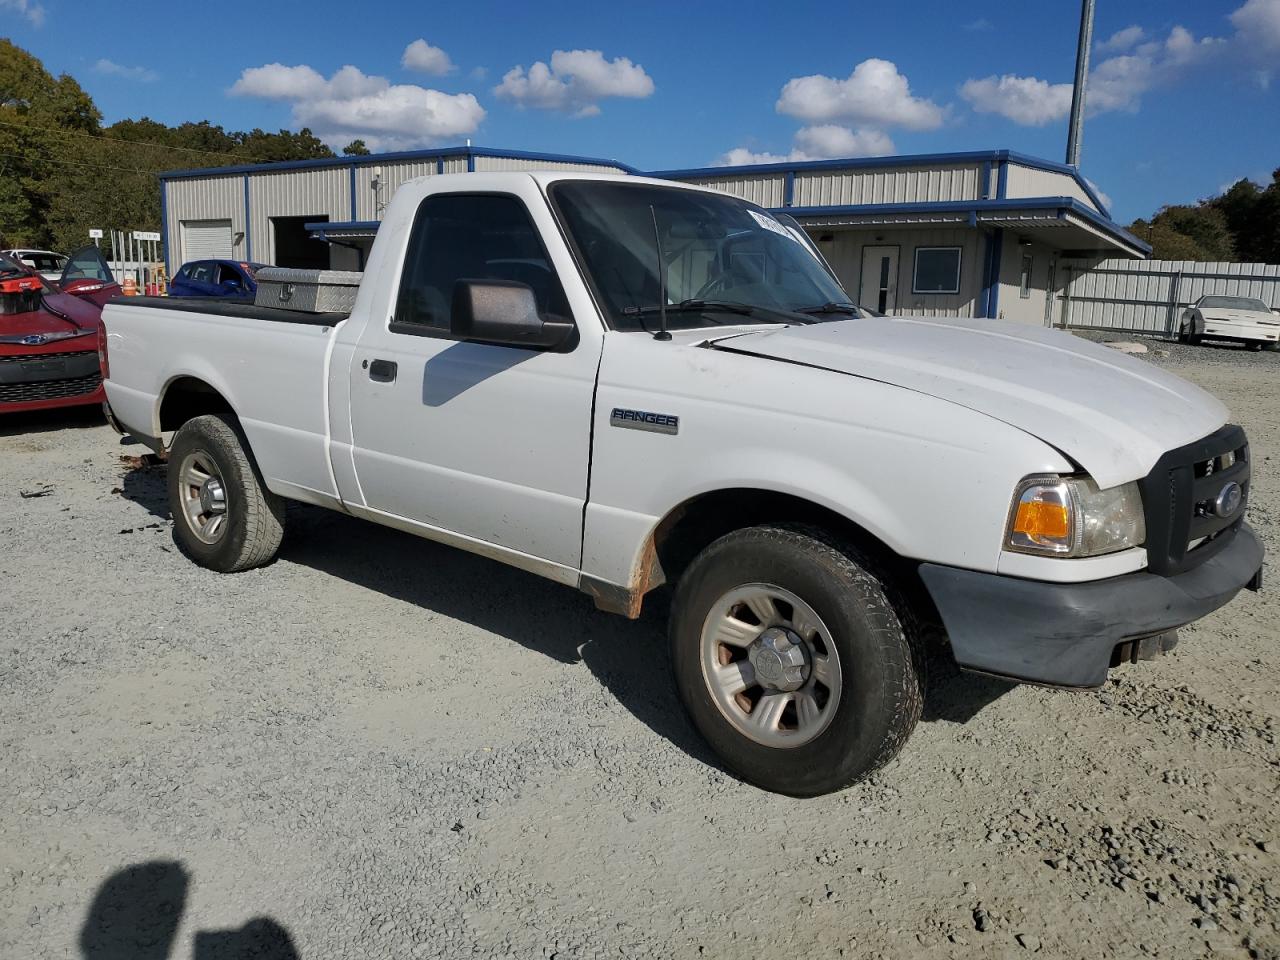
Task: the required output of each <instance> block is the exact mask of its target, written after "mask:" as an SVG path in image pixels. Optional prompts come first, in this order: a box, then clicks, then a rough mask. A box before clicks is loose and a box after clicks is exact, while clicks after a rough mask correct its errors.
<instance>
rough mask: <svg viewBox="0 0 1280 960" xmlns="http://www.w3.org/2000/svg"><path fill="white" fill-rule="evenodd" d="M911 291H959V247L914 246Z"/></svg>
mask: <svg viewBox="0 0 1280 960" xmlns="http://www.w3.org/2000/svg"><path fill="white" fill-rule="evenodd" d="M911 292H912V293H959V292H960V248H959V247H916V264H915V270H914V271H913V273H912V278H911Z"/></svg>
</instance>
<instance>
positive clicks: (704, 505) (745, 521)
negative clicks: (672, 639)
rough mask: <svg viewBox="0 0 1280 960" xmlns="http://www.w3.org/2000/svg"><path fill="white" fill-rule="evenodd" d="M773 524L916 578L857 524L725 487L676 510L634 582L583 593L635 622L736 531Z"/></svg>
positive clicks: (773, 495)
mask: <svg viewBox="0 0 1280 960" xmlns="http://www.w3.org/2000/svg"><path fill="white" fill-rule="evenodd" d="M767 523H787V524H804V525H808V526H813V527H818V528H820V529H822V530H825V531H827V532H828V533H829V534H831V535H832V536H834V537H835V538H837V539H838V540H839V541H840V542H842V543H846V544H848V545H850V546H852V547H854V548H855V549H857V550H858V551H859V552H861V553H862V554H864V555H865V556H866V557H867V559H868V560H871V561H872V562H873V563H875V565H876V566H877V567H878V568H880V569H883V570H886V571H893V572H895V573H896V572H897V571H902V572H903V573H904V574H905V575H906V577H907V578H908V579H910V578H915V579H917V580H918V575H917V574H916V573H915V566H916V565H915V564H914V563H913V562H911V561H909V560H907V559H905V558H903V557H902V556H901V555H900V554H899V553H898V552H897V551H895V550H894V549H893V548H892V547H891V546H889V544H887V543H886V542H885V541H884V540H883V539H882V538H881V537H879V536H878V535H876V534H875V533H874V532H872V531H871V530H870V529H868V528H867V527H866V526H865V525H864V524H862V523H860V522H858V521H857V520H855V519H854V518H852V517H850V516H848V515H846V514H844V513H842V512H840V511H838V510H836V509H834V508H832V507H831V506H828V505H826V504H823V503H820V502H818V501H816V500H812V499H809V498H806V497H802V496H798V495H796V494H793V493H785V492H782V491H779V490H773V489H769V488H767V487H761V486H740V487H723V488H719V489H714V490H708V491H705V492H702V493H698V494H696V495H693V496H690V497H688V498H686V499H685V500H683V501H682V502H680V503H679V504H677V505H676V506H674V507H672V508H671V509H670V510H669V511H668V512H667V513H666V514H665V515H664V516H663V517H662V519H660V520H659V521H658V522H657V523H656V524H654V526H653V527H652V528H651V529H650V531H649V533H648V535H647V536H646V537H645V539H644V542H643V543H642V545H641V547H640V550H639V552H638V555H637V559H636V562H635V565H634V568H633V573H632V577H631V582H630V583H629V584H628V585H627V586H625V587H620V586H617V585H614V584H608V583H605V582H603V581H600V580H596V579H595V578H591V577H586V576H584V577H583V588H584V589H585V590H586V591H587V592H588V593H590V594H591V595H592V597H593V598H594V599H595V602H596V605H597V606H598V607H600V608H601V609H604V610H609V611H611V612H614V613H620V614H622V615H624V616H627V617H630V618H631V619H635V618H636V617H638V616H639V615H640V612H641V607H642V605H643V601H644V597H645V596H646V595H647V594H649V593H650V592H652V591H653V590H655V589H656V588H658V587H660V586H662V585H663V584H666V583H671V584H674V583H675V582H676V580H678V579H679V577H680V575H681V573H682V572H683V571H684V570H685V568H687V567H688V565H689V564H690V563H691V562H692V561H693V558H694V557H696V556H697V555H698V554H699V553H700V552H701V551H702V550H703V549H705V548H706V547H708V546H710V545H711V544H712V543H713V542H714V541H716V540H718V539H719V538H720V537H722V536H724V535H725V534H727V533H731V532H732V531H734V530H740V529H743V528H746V527H753V526H759V525H761V524H767Z"/></svg>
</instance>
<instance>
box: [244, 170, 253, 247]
mask: <svg viewBox="0 0 1280 960" xmlns="http://www.w3.org/2000/svg"><path fill="white" fill-rule="evenodd" d="M244 258H245V259H246V260H248V261H249V262H250V263H253V226H252V224H251V223H250V222H249V174H247V173H246V174H245V175H244Z"/></svg>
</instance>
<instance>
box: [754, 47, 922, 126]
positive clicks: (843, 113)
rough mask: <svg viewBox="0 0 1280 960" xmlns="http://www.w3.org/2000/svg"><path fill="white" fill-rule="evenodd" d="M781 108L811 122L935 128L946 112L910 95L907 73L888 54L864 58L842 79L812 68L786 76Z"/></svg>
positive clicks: (781, 96)
mask: <svg viewBox="0 0 1280 960" xmlns="http://www.w3.org/2000/svg"><path fill="white" fill-rule="evenodd" d="M776 107H777V110H778V112H779V113H785V114H787V115H788V116H792V117H796V118H798V119H800V120H804V121H807V122H809V123H833V122H836V123H839V122H842V123H854V124H866V125H869V126H875V127H891V126H897V127H905V128H907V129H908V130H933V129H936V128H937V127H940V126H941V125H942V121H943V119H944V113H943V110H942V108H941V107H939V106H938V105H937V104H936V103H934V102H933V101H932V100H927V99H921V98H919V97H913V96H912V95H911V87H910V84H909V83H908V82H907V78H906V77H904V76H903V75H902V74H901V73H899V72H898V68H897V66H896V65H895V64H893V63H891V62H889V61H888V60H878V59H871V60H863V61H862V62H861V63H860V64H858V65H857V66H856V67H854V69H853V73H851V74H850V75H849V76H848V77H847V78H846V79H844V80H838V79H836V78H834V77H827V76H823V75H821V74H815V75H813V76H808V77H796V78H794V79H792V80H788V81H787V83H786V86H784V87H783V88H782V93H781V95H780V96H779V97H778V102H777V104H776Z"/></svg>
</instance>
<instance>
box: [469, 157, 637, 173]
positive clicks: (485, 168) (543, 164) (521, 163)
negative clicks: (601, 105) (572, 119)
mask: <svg viewBox="0 0 1280 960" xmlns="http://www.w3.org/2000/svg"><path fill="white" fill-rule="evenodd" d="M463 169H466V168H465V166H464V167H463ZM512 170H562V171H565V172H577V173H622V172H623V171H622V169H621V168H620V167H615V166H612V165H609V164H603V163H573V162H570V161H559V160H529V159H525V158H523V157H476V173H481V172H486V173H501V172H505V171H512Z"/></svg>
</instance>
